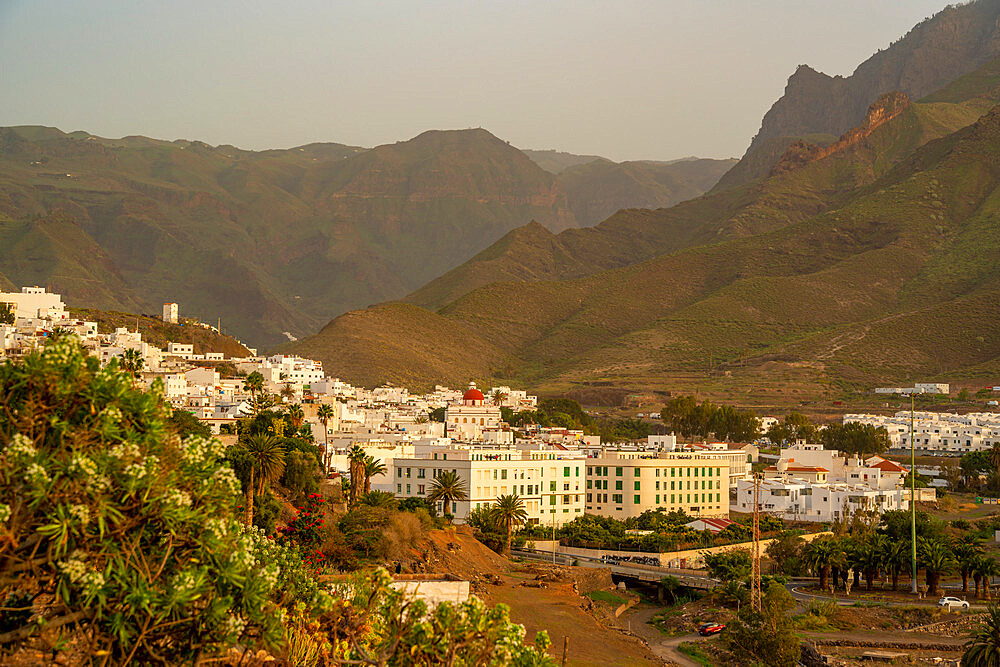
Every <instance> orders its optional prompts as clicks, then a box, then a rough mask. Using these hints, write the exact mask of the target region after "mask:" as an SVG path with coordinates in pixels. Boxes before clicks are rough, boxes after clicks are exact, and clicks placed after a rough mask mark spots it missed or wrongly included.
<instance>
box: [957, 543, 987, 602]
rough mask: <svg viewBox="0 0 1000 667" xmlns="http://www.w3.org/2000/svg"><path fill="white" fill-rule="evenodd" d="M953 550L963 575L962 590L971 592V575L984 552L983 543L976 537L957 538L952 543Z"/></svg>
mask: <svg viewBox="0 0 1000 667" xmlns="http://www.w3.org/2000/svg"><path fill="white" fill-rule="evenodd" d="M951 552H952V553H953V554H955V560H956V561H957V562H958V571H959V572H960V573H961V575H962V592H963V593H968V592H969V575H970V574H972V571H973V569H975V565H976V561H977V560H978V558H979V556H980V555H982V553H983V545H982V544H981V543H980V542H979V541H978V540H975V539H969V538H962V539H958V538H956V539H955V541H954V542H952V545H951Z"/></svg>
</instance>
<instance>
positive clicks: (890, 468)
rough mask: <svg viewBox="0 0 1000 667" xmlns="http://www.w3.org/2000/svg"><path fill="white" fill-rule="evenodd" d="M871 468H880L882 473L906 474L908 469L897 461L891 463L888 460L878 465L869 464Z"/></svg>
mask: <svg viewBox="0 0 1000 667" xmlns="http://www.w3.org/2000/svg"><path fill="white" fill-rule="evenodd" d="M868 467H869V468H878V469H879V470H881V471H882V472H906V468H904V467H903V466H901V465H899V464H898V463H896V462H895V461H889V460H887V459H882V460H881V461H879V462H878V463H869V464H868Z"/></svg>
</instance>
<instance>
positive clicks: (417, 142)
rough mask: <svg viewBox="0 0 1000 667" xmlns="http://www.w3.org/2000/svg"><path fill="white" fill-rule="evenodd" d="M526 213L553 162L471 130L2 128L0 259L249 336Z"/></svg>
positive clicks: (303, 325)
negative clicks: (212, 133)
mask: <svg viewBox="0 0 1000 667" xmlns="http://www.w3.org/2000/svg"><path fill="white" fill-rule="evenodd" d="M531 219H535V220H538V221H539V222H540V223H542V224H545V225H548V226H550V227H551V228H552V229H554V230H556V231H560V230H562V229H565V228H567V227H571V226H575V225H576V222H575V221H574V219H573V215H572V213H571V212H570V210H569V208H568V206H567V204H566V197H565V194H564V193H563V192H562V191H561V190H560V188H559V186H558V184H557V183H556V181H555V177H554V176H553V175H552V174H549V173H548V172H545V171H544V170H542V169H541V168H539V167H538V166H536V165H535V164H534V163H533V162H532V161H531V160H530V159H528V158H527V157H526V156H525V155H524V154H523V153H521V152H520V151H518V150H517V149H515V148H512V147H511V146H509V145H508V144H507V143H506V142H503V141H501V140H499V139H497V138H496V137H494V136H493V135H491V134H490V133H488V132H486V131H485V130H463V131H456V132H426V133H424V134H422V135H420V136H418V137H416V138H414V139H412V140H410V141H406V142H400V143H397V144H392V145H386V146H380V147H378V148H375V149H372V150H367V149H361V148H356V147H350V146H342V145H339V144H311V145H308V146H302V147H299V148H294V149H289V150H271V151H261V152H251V151H243V150H239V149H237V148H235V147H233V146H215V147H213V146H208V145H206V144H203V143H200V142H189V141H174V142H166V141H157V140H154V139H147V138H145V137H126V138H123V139H104V138H101V137H96V136H93V135H89V134H86V133H84V132H74V133H71V134H66V133H63V132H60V131H59V130H56V129H54V128H44V127H15V128H3V129H0V271H2V272H3V274H4V276H6V280H7V281H9V282H10V283H12V284H14V285H20V284H38V285H48V286H50V287H52V288H53V289H55V290H57V291H60V292H61V293H63V294H65V295H66V296H67V297H68V298H69V299H70V300H72V301H73V302H75V303H82V304H87V305H90V306H94V307H99V308H112V309H119V310H132V311H134V310H140V311H141V310H150V309H153V308H154V307H157V306H158V304H160V303H162V302H164V301H177V302H178V303H180V304H181V309H182V313H186V314H189V315H194V316H198V317H201V318H203V319H211V320H214V319H215V318H216V317H218V316H221V317H222V318H223V320H224V321H226V322H228V323H229V326H230V327H231V328H232V329H233V330H234V331H236V332H238V334H239V335H240V336H241V337H243V338H244V339H246V340H248V341H250V342H252V343H256V344H264V343H271V344H273V343H275V342H277V341H280V340H285V337H284V335H283V334H282V332H284V331H288V332H291V333H292V334H293V335H296V336H301V335H303V334H305V333H307V332H309V331H311V330H315V329H316V328H317V327H318V326H319V325H320V324H321V323H322V322H325V321H327V320H328V319H329V318H330V316H332V315H334V314H336V313H339V312H343V311H344V310H347V309H350V308H357V307H360V306H365V305H367V304H369V303H372V302H376V301H382V300H385V299H390V298H395V297H399V296H402V295H404V294H406V293H407V292H409V291H411V290H412V289H414V288H416V287H418V286H419V285H421V284H423V283H425V282H426V281H427V280H430V279H431V278H433V277H435V276H437V275H439V274H440V273H442V272H443V271H445V270H447V269H448V268H451V267H452V266H454V265H456V264H458V263H460V262H461V261H463V260H465V259H467V258H468V257H470V256H472V255H474V254H475V253H476V252H477V251H479V250H481V249H482V248H484V247H486V246H488V245H489V244H490V243H491V242H493V241H495V240H496V239H498V238H500V237H501V236H502V235H503V234H504V233H506V232H507V231H509V230H510V229H512V228H514V227H517V226H519V225H522V224H524V223H525V222H527V221H528V220H531Z"/></svg>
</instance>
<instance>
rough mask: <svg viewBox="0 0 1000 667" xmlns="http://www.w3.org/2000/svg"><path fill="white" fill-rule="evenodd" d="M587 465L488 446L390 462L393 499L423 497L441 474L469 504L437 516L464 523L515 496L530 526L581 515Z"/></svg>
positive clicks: (570, 457)
mask: <svg viewBox="0 0 1000 667" xmlns="http://www.w3.org/2000/svg"><path fill="white" fill-rule="evenodd" d="M585 464H586V460H585V459H584V458H583V457H582V456H581V455H580V454H578V453H575V452H554V451H549V452H538V451H522V450H518V449H501V448H490V447H470V448H468V449H463V448H457V447H451V448H445V449H440V448H436V449H435V450H434V451H432V452H430V453H429V454H423V455H422V456H420V457H419V458H417V457H414V458H397V459H394V460H393V463H392V468H393V481H394V483H395V488H394V492H395V493H396V495H397V497H400V498H408V497H423V498H425V497H427V495H428V494H429V493H430V492H431V489H432V488H433V484H434V479H435V478H436V477H437V476H438V475H439V474H441V473H442V472H443V471H451V472H453V473H455V474H456V475H457V476H458V478H459V479H460V480H461V481H462V483H463V485H464V487H465V489H466V492H467V493H468V496H469V498H468V500H464V501H457V502H453V503H451V504H450V506H449V507H440V508H439V509H440V510H441V511H447V512H448V513H450V514H452V515H453V516H454V517H455V519H456V520H457V521H459V522H463V521H465V520H466V518H467V517H468V516H469V512H470V511H472V510H473V509H477V508H484V507H488V506H489V505H491V504H493V503H494V502H495V501H496V499H497V498H499V497H500V496H503V495H509V494H517V496H518V497H520V498H521V500H522V501H523V502H524V508H525V511H526V512H527V513H528V523H529V524H542V525H545V526H549V525H555V526H561V525H562V524H564V523H567V522H569V521H572V520H573V519H575V518H576V517H578V516H581V515H582V514H583V512H584V502H583V486H584V481H585V475H584V466H585Z"/></svg>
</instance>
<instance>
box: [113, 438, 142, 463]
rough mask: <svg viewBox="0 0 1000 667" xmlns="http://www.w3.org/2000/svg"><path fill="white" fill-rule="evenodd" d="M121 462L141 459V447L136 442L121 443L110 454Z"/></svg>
mask: <svg viewBox="0 0 1000 667" xmlns="http://www.w3.org/2000/svg"><path fill="white" fill-rule="evenodd" d="M108 453H109V454H111V456H113V457H114V458H116V459H118V460H119V461H124V460H125V459H137V458H139V447H138V446H137V445H136V444H135V443H134V442H119V443H118V444H117V445H115V446H114V447H112V448H111V450H110V451H109V452H108Z"/></svg>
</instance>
